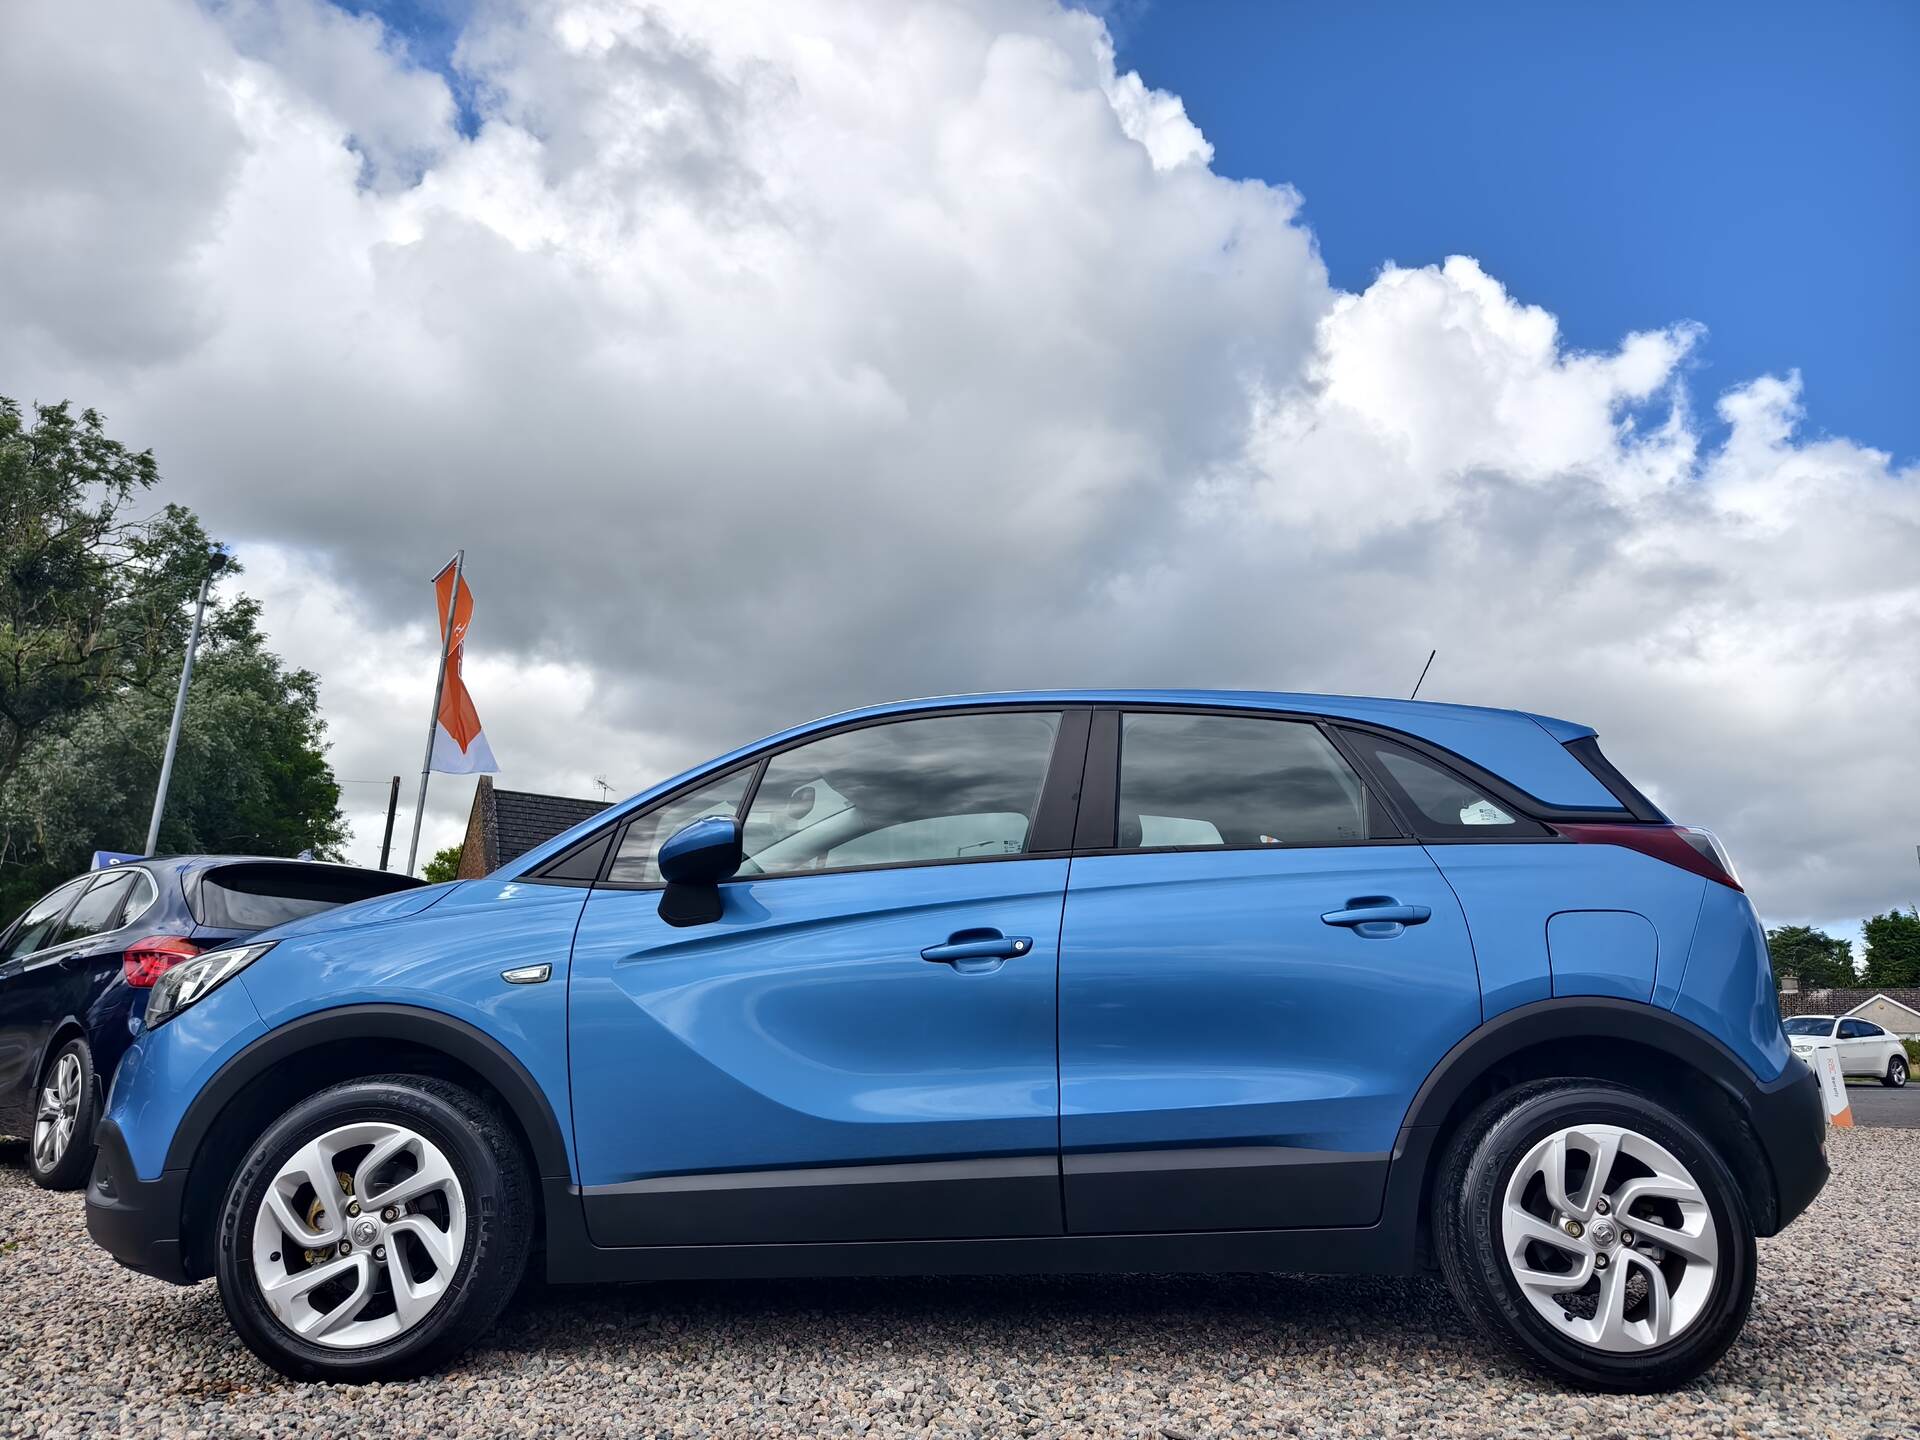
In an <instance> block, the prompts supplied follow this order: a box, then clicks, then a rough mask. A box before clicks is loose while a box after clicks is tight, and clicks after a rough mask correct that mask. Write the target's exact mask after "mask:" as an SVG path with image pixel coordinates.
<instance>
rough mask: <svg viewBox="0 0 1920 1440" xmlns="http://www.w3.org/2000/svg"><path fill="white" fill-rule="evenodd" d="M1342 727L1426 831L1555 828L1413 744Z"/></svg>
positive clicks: (1462, 834) (1454, 833) (1478, 835)
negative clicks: (1511, 805)
mask: <svg viewBox="0 0 1920 1440" xmlns="http://www.w3.org/2000/svg"><path fill="white" fill-rule="evenodd" d="M1342 733H1343V734H1345V735H1346V737H1347V738H1348V739H1349V740H1350V741H1352V742H1353V744H1354V746H1355V747H1356V748H1358V749H1359V751H1360V752H1361V754H1363V755H1364V756H1366V757H1367V759H1369V760H1370V761H1372V763H1373V766H1374V768H1375V769H1376V770H1377V771H1378V772H1379V773H1380V776H1381V778H1382V779H1383V780H1384V781H1385V782H1386V784H1387V787H1388V789H1389V790H1390V791H1392V793H1393V798H1394V799H1395V800H1396V801H1398V802H1399V804H1400V806H1401V808H1402V809H1403V810H1405V811H1406V812H1407V818H1408V819H1409V820H1410V821H1412V822H1413V823H1414V825H1415V826H1416V827H1417V828H1418V829H1419V831H1420V833H1421V835H1422V836H1423V837H1426V838H1428V839H1435V840H1521V839H1539V838H1543V837H1545V836H1546V835H1547V834H1548V833H1549V832H1548V830H1547V827H1546V826H1544V825H1542V824H1540V822H1539V821H1537V820H1530V819H1528V818H1527V817H1526V816H1524V815H1515V814H1513V813H1511V812H1510V811H1508V810H1507V809H1506V808H1505V807H1504V806H1503V805H1502V804H1501V803H1500V802H1499V801H1498V800H1496V799H1494V798H1493V797H1492V796H1491V795H1489V794H1487V793H1486V792H1485V791H1484V790H1482V789H1480V788H1479V787H1478V786H1476V785H1473V784H1472V783H1470V782H1469V781H1467V780H1465V779H1463V778H1462V777H1461V776H1459V775H1456V774H1455V773H1454V772H1453V771H1452V770H1450V769H1448V768H1447V767H1446V766H1444V765H1442V764H1440V763H1439V762H1438V761H1435V760H1430V759H1428V758H1427V757H1426V756H1425V755H1422V754H1420V753H1419V752H1417V751H1415V750H1412V749H1409V748H1408V747H1407V746H1404V745H1399V744H1396V743H1394V742H1393V741H1391V740H1387V739H1384V738H1383V737H1381V736H1378V735H1369V734H1366V733H1364V732H1362V731H1343V732H1342Z"/></svg>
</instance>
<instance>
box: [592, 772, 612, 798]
mask: <svg viewBox="0 0 1920 1440" xmlns="http://www.w3.org/2000/svg"><path fill="white" fill-rule="evenodd" d="M593 783H594V784H596V785H598V786H599V787H600V798H601V799H602V800H611V799H613V786H611V785H609V784H607V777H606V776H604V775H596V776H594V777H593Z"/></svg>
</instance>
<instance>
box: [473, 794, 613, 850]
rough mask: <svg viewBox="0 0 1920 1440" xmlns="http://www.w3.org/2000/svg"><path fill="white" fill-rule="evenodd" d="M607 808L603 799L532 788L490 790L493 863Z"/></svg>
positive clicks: (531, 846) (545, 840)
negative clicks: (494, 844)
mask: <svg viewBox="0 0 1920 1440" xmlns="http://www.w3.org/2000/svg"><path fill="white" fill-rule="evenodd" d="M606 808H607V802H606V801H604V800H576V799H574V798H573V797H572V796H569V795H541V794H537V793H536V792H534V791H532V790H495V791H494V792H493V813H494V826H495V830H494V833H495V835H496V836H497V837H498V843H499V847H500V850H499V857H498V859H497V860H496V861H495V862H494V863H495V864H500V865H504V864H505V863H506V862H507V861H509V860H517V859H519V858H520V857H521V856H522V855H524V854H526V853H527V851H529V850H531V849H533V847H534V846H536V845H542V844H545V843H546V842H547V841H549V840H551V839H552V838H553V837H554V836H556V835H558V834H559V833H560V832H561V831H562V830H571V829H572V828H573V827H574V826H576V825H578V824H579V823H580V822H581V821H582V820H591V819H592V818H593V817H594V816H596V815H598V814H599V813H600V812H601V811H602V810H604V809H606Z"/></svg>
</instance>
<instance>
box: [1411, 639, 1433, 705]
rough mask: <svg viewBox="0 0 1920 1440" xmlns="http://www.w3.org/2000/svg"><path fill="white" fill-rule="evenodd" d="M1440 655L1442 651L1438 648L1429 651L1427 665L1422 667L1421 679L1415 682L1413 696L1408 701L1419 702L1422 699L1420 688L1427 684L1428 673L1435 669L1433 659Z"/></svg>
mask: <svg viewBox="0 0 1920 1440" xmlns="http://www.w3.org/2000/svg"><path fill="white" fill-rule="evenodd" d="M1439 653H1440V651H1439V650H1438V649H1437V648H1436V649H1433V650H1429V651H1427V663H1426V664H1424V665H1422V666H1421V667H1420V678H1419V679H1418V680H1416V681H1414V682H1413V694H1411V695H1409V696H1407V699H1409V700H1418V699H1419V698H1420V687H1421V686H1422V685H1424V684H1426V683H1427V671H1429V670H1431V669H1432V668H1433V657H1434V656H1436V655H1438V654H1439Z"/></svg>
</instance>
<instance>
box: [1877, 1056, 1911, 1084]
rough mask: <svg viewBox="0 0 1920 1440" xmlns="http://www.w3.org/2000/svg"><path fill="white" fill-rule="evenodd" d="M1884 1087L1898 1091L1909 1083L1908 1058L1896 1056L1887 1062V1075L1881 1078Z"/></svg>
mask: <svg viewBox="0 0 1920 1440" xmlns="http://www.w3.org/2000/svg"><path fill="white" fill-rule="evenodd" d="M1880 1083H1881V1084H1882V1085H1887V1086H1891V1087H1892V1088H1893V1089H1895V1090H1898V1089H1900V1088H1901V1087H1902V1086H1904V1085H1905V1084H1906V1083H1907V1057H1906V1056H1904V1055H1895V1056H1894V1057H1893V1058H1892V1059H1890V1060H1889V1061H1887V1073H1886V1074H1884V1075H1882V1076H1881V1077H1880Z"/></svg>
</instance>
